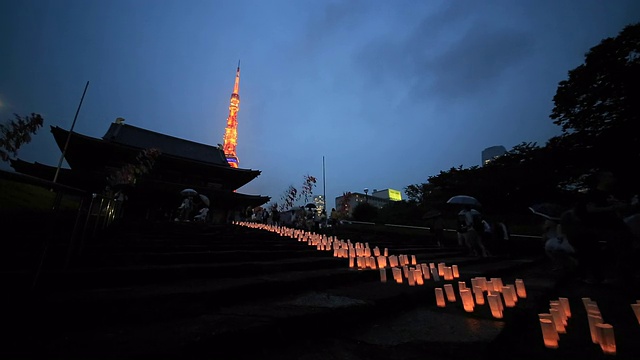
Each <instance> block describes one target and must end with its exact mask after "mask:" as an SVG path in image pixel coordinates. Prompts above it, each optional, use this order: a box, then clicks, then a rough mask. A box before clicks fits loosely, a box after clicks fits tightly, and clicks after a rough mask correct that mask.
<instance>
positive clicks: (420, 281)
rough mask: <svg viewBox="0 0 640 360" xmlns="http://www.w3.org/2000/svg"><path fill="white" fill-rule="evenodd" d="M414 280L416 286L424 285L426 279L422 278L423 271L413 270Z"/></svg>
mask: <svg viewBox="0 0 640 360" xmlns="http://www.w3.org/2000/svg"><path fill="white" fill-rule="evenodd" d="M413 278H414V279H415V280H416V285H424V279H423V278H422V271H420V270H419V269H415V270H413Z"/></svg>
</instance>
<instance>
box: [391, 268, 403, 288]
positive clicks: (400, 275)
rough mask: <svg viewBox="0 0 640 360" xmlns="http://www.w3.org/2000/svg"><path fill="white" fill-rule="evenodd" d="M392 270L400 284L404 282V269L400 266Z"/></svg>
mask: <svg viewBox="0 0 640 360" xmlns="http://www.w3.org/2000/svg"><path fill="white" fill-rule="evenodd" d="M391 272H392V273H393V279H394V280H395V281H396V283H398V284H402V270H400V269H398V268H395V267H394V268H391Z"/></svg>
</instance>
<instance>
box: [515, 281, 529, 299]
mask: <svg viewBox="0 0 640 360" xmlns="http://www.w3.org/2000/svg"><path fill="white" fill-rule="evenodd" d="M515 283H516V295H518V297H521V298H523V299H524V298H526V297H527V289H526V288H525V287H524V281H522V279H516V281H515Z"/></svg>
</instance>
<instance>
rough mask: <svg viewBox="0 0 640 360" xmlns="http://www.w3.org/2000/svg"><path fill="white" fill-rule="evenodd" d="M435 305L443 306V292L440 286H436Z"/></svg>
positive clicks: (444, 304) (444, 303)
mask: <svg viewBox="0 0 640 360" xmlns="http://www.w3.org/2000/svg"><path fill="white" fill-rule="evenodd" d="M436 305H437V306H438V307H445V306H446V302H445V301H444V293H443V292H442V288H436Z"/></svg>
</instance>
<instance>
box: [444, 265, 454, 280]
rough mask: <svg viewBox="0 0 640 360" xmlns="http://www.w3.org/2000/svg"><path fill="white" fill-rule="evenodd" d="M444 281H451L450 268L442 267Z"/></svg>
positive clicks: (451, 273)
mask: <svg viewBox="0 0 640 360" xmlns="http://www.w3.org/2000/svg"><path fill="white" fill-rule="evenodd" d="M444 279H445V280H453V272H452V271H451V266H445V267H444Z"/></svg>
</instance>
